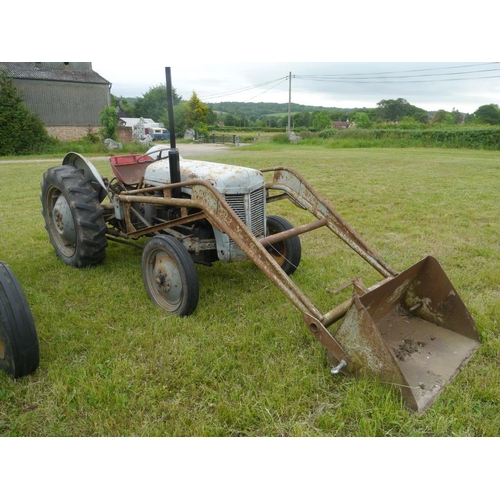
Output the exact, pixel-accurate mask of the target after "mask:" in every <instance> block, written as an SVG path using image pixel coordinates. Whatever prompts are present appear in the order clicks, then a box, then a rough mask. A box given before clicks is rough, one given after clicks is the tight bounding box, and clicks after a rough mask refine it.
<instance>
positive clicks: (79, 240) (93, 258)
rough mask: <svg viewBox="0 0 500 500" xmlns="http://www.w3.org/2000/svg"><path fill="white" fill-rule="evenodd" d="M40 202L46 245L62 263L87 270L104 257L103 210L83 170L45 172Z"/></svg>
mask: <svg viewBox="0 0 500 500" xmlns="http://www.w3.org/2000/svg"><path fill="white" fill-rule="evenodd" d="M41 201H42V213H43V217H44V219H45V228H46V229H47V232H48V233H49V237H50V242H51V243H52V245H53V247H54V248H55V250H56V254H57V255H58V256H59V257H60V258H61V259H62V260H63V261H64V262H65V263H66V264H68V265H70V266H73V267H87V266H90V265H93V264H97V263H98V262H101V261H102V260H103V259H104V258H105V257H106V247H107V245H108V240H107V239H106V223H105V222H104V217H103V214H104V208H103V207H102V206H101V204H100V202H99V192H98V191H97V190H96V189H94V187H93V185H92V181H91V180H90V179H88V178H87V177H85V175H84V172H83V170H80V169H77V168H76V167H72V166H69V165H63V166H61V167H54V168H51V169H49V170H47V172H45V174H44V176H43V182H42V195H41Z"/></svg>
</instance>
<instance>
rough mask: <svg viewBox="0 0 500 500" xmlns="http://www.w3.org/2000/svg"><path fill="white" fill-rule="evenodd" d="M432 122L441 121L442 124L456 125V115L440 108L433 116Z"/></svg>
mask: <svg viewBox="0 0 500 500" xmlns="http://www.w3.org/2000/svg"><path fill="white" fill-rule="evenodd" d="M432 123H439V124H441V125H454V124H455V117H454V116H453V114H452V113H450V112H449V111H445V110H444V109H439V110H438V111H436V113H435V114H434V116H433V117H432Z"/></svg>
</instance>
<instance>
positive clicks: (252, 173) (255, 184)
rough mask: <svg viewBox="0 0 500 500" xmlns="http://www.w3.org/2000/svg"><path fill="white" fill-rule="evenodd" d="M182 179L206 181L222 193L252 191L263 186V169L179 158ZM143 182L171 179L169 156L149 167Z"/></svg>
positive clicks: (160, 182)
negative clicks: (260, 170)
mask: <svg viewBox="0 0 500 500" xmlns="http://www.w3.org/2000/svg"><path fill="white" fill-rule="evenodd" d="M180 171H181V181H182V182H186V181H193V180H205V181H208V182H210V183H212V185H213V186H214V187H215V188H216V189H217V190H218V191H219V192H220V193H222V194H243V193H251V192H253V191H255V190H256V189H258V188H261V187H262V186H263V185H264V177H263V175H262V173H261V172H259V171H258V170H254V169H252V168H247V167H239V166H236V165H227V164H225V163H214V162H209V161H199V160H184V159H181V160H180ZM144 181H145V183H146V184H148V185H151V186H160V185H163V184H168V183H169V182H170V165H169V161H168V159H165V160H158V161H155V162H154V163H152V164H151V165H149V166H148V168H147V169H146V173H145V175H144Z"/></svg>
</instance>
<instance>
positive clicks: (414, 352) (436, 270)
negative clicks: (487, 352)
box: [335, 257, 479, 413]
mask: <svg viewBox="0 0 500 500" xmlns="http://www.w3.org/2000/svg"><path fill="white" fill-rule="evenodd" d="M335 338H336V340H337V341H338V342H339V344H341V345H342V347H343V348H344V350H345V351H346V352H347V353H349V356H350V357H351V359H352V363H351V369H350V370H349V371H351V372H353V371H354V372H355V371H356V370H359V371H360V372H368V373H370V374H372V375H375V376H377V378H379V379H380V380H381V381H383V382H386V383H390V384H393V385H394V386H395V387H397V388H398V389H399V390H401V392H402V394H403V398H404V400H405V403H406V404H407V406H409V407H410V408H411V409H412V410H414V411H416V412H417V413H423V412H424V411H425V410H426V409H427V408H428V407H429V406H430V405H431V404H432V402H433V401H434V400H435V399H436V397H437V396H438V395H439V394H440V393H441V392H442V390H443V389H444V387H445V386H446V385H447V384H448V383H449V382H451V380H453V378H454V377H455V376H456V375H457V374H458V372H459V371H460V368H461V366H462V364H463V363H464V362H466V361H467V360H468V358H469V357H470V356H471V355H472V353H473V352H474V351H475V350H476V349H477V348H478V347H479V337H478V333H477V330H476V327H475V324H474V321H473V319H472V317H471V315H470V314H469V312H468V311H467V309H466V307H465V305H464V303H463V302H462V300H461V299H460V297H459V295H458V293H457V292H456V290H455V289H454V287H453V285H452V284H451V282H450V280H449V279H448V278H447V276H446V274H445V273H444V271H443V269H442V268H441V266H440V265H439V263H438V262H437V260H436V259H434V258H433V257H427V258H425V259H424V260H422V261H420V262H418V263H417V264H415V265H414V266H412V267H410V268H409V269H407V270H406V271H404V272H402V273H400V274H398V275H397V276H396V277H395V278H393V279H391V280H390V281H387V282H385V283H383V284H381V285H380V286H379V287H377V288H375V289H373V290H371V291H368V292H367V293H365V294H363V295H361V296H355V298H354V300H353V303H352V305H351V307H350V308H349V309H348V311H347V313H346V316H345V318H344V321H343V322H342V324H341V326H340V327H339V329H338V331H337V333H336V334H335ZM352 365H354V367H353V366H352Z"/></svg>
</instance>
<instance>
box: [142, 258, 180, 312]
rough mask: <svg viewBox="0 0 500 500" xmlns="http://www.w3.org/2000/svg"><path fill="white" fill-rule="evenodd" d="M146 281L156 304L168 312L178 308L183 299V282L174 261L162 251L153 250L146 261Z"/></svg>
mask: <svg viewBox="0 0 500 500" xmlns="http://www.w3.org/2000/svg"><path fill="white" fill-rule="evenodd" d="M147 280H148V285H149V289H150V290H151V292H152V293H153V295H154V296H155V299H156V300H157V302H159V303H161V305H162V307H163V308H165V309H166V310H168V311H175V310H177V309H178V308H179V306H180V305H181V303H182V298H183V281H182V276H181V273H180V270H179V267H178V266H177V264H176V263H175V261H174V259H173V258H172V257H171V256H170V255H168V254H167V253H166V252H164V251H162V250H155V251H153V252H152V253H151V255H150V257H149V259H148V272H147Z"/></svg>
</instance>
